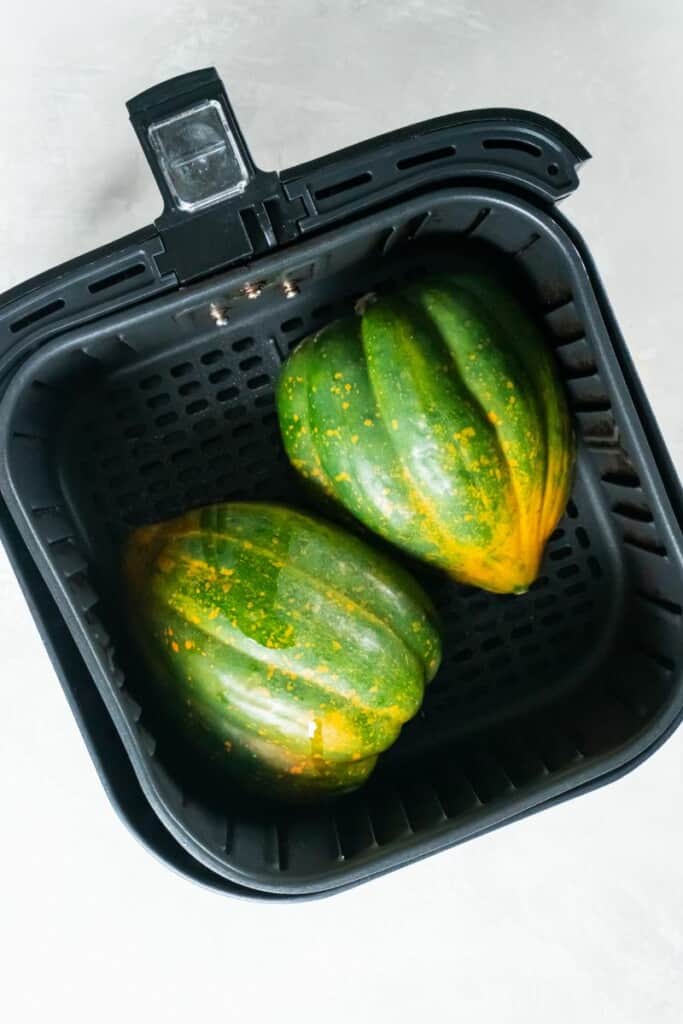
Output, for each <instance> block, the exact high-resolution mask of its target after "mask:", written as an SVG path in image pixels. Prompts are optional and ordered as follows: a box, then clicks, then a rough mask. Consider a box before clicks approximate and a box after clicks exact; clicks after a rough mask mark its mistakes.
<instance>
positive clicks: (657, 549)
mask: <svg viewBox="0 0 683 1024" xmlns="http://www.w3.org/2000/svg"><path fill="white" fill-rule="evenodd" d="M624 544H628V545H629V547H632V548H639V549H640V550H641V551H647V552H648V553H649V554H651V555H658V556H659V557H660V558H664V557H665V556H666V548H665V547H664V545H663V544H659V543H658V542H657V541H655V540H650V539H649V538H645V537H637V536H636V535H635V534H632V533H625V534H624Z"/></svg>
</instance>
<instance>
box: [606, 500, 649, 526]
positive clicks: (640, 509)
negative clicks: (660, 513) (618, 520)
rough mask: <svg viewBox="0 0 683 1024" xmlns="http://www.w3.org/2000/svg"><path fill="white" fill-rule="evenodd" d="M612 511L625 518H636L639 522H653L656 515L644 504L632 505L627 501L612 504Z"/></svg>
mask: <svg viewBox="0 0 683 1024" xmlns="http://www.w3.org/2000/svg"><path fill="white" fill-rule="evenodd" d="M612 511H613V512H614V513H615V514H616V515H618V516H622V517H623V518H624V519H635V520H636V522H638V523H652V522H654V516H653V515H652V512H650V510H649V508H646V507H645V506H644V505H630V504H629V503H628V502H626V501H618V502H617V503H616V505H613V506H612Z"/></svg>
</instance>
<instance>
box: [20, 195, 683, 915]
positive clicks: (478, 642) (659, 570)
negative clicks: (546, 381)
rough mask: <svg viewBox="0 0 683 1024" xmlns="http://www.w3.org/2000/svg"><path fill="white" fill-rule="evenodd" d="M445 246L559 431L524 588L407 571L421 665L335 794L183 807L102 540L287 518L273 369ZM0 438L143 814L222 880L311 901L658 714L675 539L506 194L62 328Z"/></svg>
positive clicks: (675, 671) (670, 690)
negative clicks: (412, 708) (545, 533)
mask: <svg viewBox="0 0 683 1024" xmlns="http://www.w3.org/2000/svg"><path fill="white" fill-rule="evenodd" d="M468 252H471V253H476V254H477V255H480V254H481V252H488V253H489V254H490V256H491V257H492V258H495V259H496V261H498V262H500V264H501V265H502V266H505V267H507V268H508V270H509V272H510V273H511V274H512V275H514V276H515V278H516V279H518V280H519V283H520V287H522V288H524V289H526V290H527V292H528V296H529V301H531V302H532V303H533V305H534V307H535V311H536V314H537V315H538V317H539V318H542V319H543V320H544V323H545V328H546V333H547V337H548V340H549V343H550V344H552V345H553V347H554V349H555V351H556V354H557V359H558V363H559V365H560V367H561V370H562V373H563V375H564V378H565V381H566V387H567V391H568V394H569V397H570V402H571V405H572V409H573V412H574V415H575V422H576V425H577V432H578V434H579V438H580V445H579V460H578V463H579V464H578V471H577V478H576V483H575V487H574V491H573V494H572V499H571V501H570V502H569V505H568V508H567V513H566V515H565V517H564V519H563V521H562V522H561V524H560V526H559V528H558V529H557V531H556V532H555V534H554V535H553V538H552V539H551V542H550V544H549V547H548V550H547V553H546V557H545V561H544V566H543V570H542V575H541V577H540V579H539V580H538V581H537V583H536V584H535V585H534V587H533V588H532V590H531V591H530V592H529V593H528V594H527V595H524V596H522V597H500V596H494V595H490V594H486V593H484V592H482V591H477V590H474V589H472V588H465V587H460V586H458V585H455V584H453V583H450V582H448V581H446V580H445V579H444V578H443V577H442V576H441V575H440V574H438V573H434V572H432V571H429V570H424V569H420V568H419V567H416V566H415V565H412V566H411V567H412V569H413V571H416V572H418V573H420V574H421V577H422V581H423V583H424V584H425V586H426V587H427V588H428V589H429V590H430V592H431V594H432V595H433V597H434V599H435V601H436V603H437V605H438V608H439V611H440V613H441V616H442V620H443V624H444V646H445V656H444V662H443V666H442V668H441V670H440V672H439V674H438V676H437V678H436V680H435V681H434V682H433V684H432V685H431V687H430V688H429V691H428V694H427V698H426V700H425V704H424V708H423V711H422V712H421V714H420V715H419V716H418V717H417V718H416V719H415V720H414V721H413V722H411V723H409V724H408V725H407V726H406V727H405V728H404V730H403V733H402V735H401V737H400V739H399V741H398V742H397V744H396V745H395V747H394V748H392V749H391V751H389V752H388V753H387V754H386V755H384V756H383V757H382V758H381V759H380V764H379V766H378V770H377V772H376V774H375V775H374V776H373V778H372V779H371V780H370V782H369V783H368V784H367V785H366V786H365V787H363V789H361V790H359V791H358V792H357V793H354V794H352V795H350V796H348V797H345V798H343V799H342V800H340V801H338V802H337V803H335V804H331V805H326V806H324V807H321V808H318V809H312V810H307V811H305V812H304V811H293V810H281V811H277V810H276V811H271V812H268V813H266V812H265V811H264V809H263V808H253V809H250V808H249V807H248V806H245V805H244V804H243V803H240V802H235V801H231V800H230V799H229V798H225V797H224V798H221V797H220V796H218V795H216V793H215V792H211V793H209V792H208V791H206V792H204V791H202V788H201V785H200V784H199V783H198V782H197V780H196V779H194V778H193V776H192V775H191V774H190V773H189V771H188V768H187V766H186V765H184V764H182V763H179V761H178V758H177V756H176V755H175V751H174V749H173V747H172V745H171V744H170V743H169V742H168V741H167V740H166V738H165V736H164V734H163V731H158V729H157V723H156V719H155V713H154V709H153V708H149V707H146V706H145V703H144V699H143V697H142V695H141V694H142V691H143V687H141V686H140V680H139V672H140V667H139V665H138V663H137V661H136V659H135V657H134V655H133V652H132V651H131V650H130V648H129V646H128V644H127V641H126V630H125V625H124V624H123V623H122V622H121V621H120V618H119V615H118V612H117V606H118V600H117V593H118V586H119V580H118V546H119V544H120V542H121V539H122V537H123V536H125V533H126V531H127V530H128V529H129V528H130V526H131V525H132V524H135V523H139V522H147V521H152V520H158V519H161V518H166V517H168V516H170V515H173V514H176V513H178V512H180V511H181V510H183V509H185V508H188V507H191V506H196V505H199V504H204V503H207V502H211V501H216V500H225V499H239V498H247V497H248V498H252V499H253V498H258V499H280V500H285V501H288V502H291V503H293V504H297V505H301V504H304V503H305V502H306V498H305V496H304V495H303V494H302V493H301V492H300V490H299V488H298V484H297V482H296V480H295V479H294V477H293V475H292V473H291V471H290V469H289V467H288V465H287V463H286V459H285V457H284V455H283V452H282V447H281V443H280V441H279V436H278V430H277V422H276V417H275V411H274V405H273V387H274V383H275V380H276V377H277V373H278V370H279V367H280V365H281V363H282V361H283V359H284V358H285V357H286V355H287V352H288V351H289V350H290V348H291V347H292V346H293V345H294V344H296V342H297V340H298V339H300V338H301V337H303V336H305V335H306V334H308V333H309V332H310V331H311V330H314V329H315V328H316V327H317V326H319V325H320V324H322V323H324V322H326V321H327V320H329V319H331V318H333V317H335V316H338V315H340V314H342V313H346V312H348V311H350V310H351V309H352V307H353V304H354V301H355V300H356V299H357V298H358V297H359V296H360V295H362V294H363V293H365V292H367V291H368V290H371V289H373V288H385V289H387V288H389V289H390V288H391V287H396V286H400V283H401V281H403V280H405V279H406V278H407V277H410V276H411V275H414V274H415V273H420V272H423V271H424V270H428V269H430V268H432V267H434V266H443V265H444V262H446V263H447V262H448V261H449V260H451V259H462V258H467V255H468ZM283 281H287V282H289V283H290V285H291V284H292V283H293V284H294V289H293V291H294V295H293V297H291V295H292V289H291V288H289V289H288V290H289V294H290V298H285V295H284V294H283V290H282V287H281V285H282V282H283ZM246 285H249V286H250V287H249V288H246V289H245V286H246ZM250 294H251V296H255V297H253V298H252V297H250ZM217 321H219V322H218V323H217ZM224 321H227V322H226V323H225V322H224ZM0 436H1V437H2V441H1V442H0V443H2V446H3V455H4V457H3V461H2V468H1V475H0V487H1V490H2V494H3V496H4V498H5V500H6V502H7V505H8V507H9V509H10V511H11V513H12V516H13V518H14V520H15V522H16V525H17V527H18V528H19V531H20V533H21V535H22V537H23V539H24V541H25V543H26V545H27V547H28V549H29V551H30V552H31V555H32V557H33V559H34V560H35V563H36V565H37V567H38V568H39V570H40V572H41V574H42V575H43V577H44V579H45V581H46V582H47V584H48V587H49V588H50V591H51V593H52V595H53V597H54V598H55V600H56V603H57V605H58V607H59V608H60V609H61V611H62V614H63V616H64V618H65V620H66V622H67V624H68V626H69V629H70V631H71V633H72V635H73V638H74V640H75V642H76V644H77V646H78V648H79V650H80V652H81V654H82V656H83V658H84V660H85V662H86V664H87V667H88V669H89V670H90V672H91V674H92V678H93V680H94V682H95V685H96V686H97V688H98V690H99V693H100V694H101V696H102V698H103V700H104V703H105V704H106V706H107V708H108V710H109V713H110V715H111V717H112V719H113V721H114V723H115V724H116V727H117V729H118V731H119V733H120V735H121V738H122V740H123V742H124V744H125V747H126V750H127V753H128V756H129V757H130V760H131V762H132V764H133V766H134V769H135V772H136V775H137V778H138V780H139V782H140V784H141V786H142V788H143V790H144V792H145V794H146V796H147V798H148V800H149V801H150V803H151V805H152V806H153V807H154V809H155V811H156V813H157V814H158V816H159V818H160V819H161V820H162V821H163V823H164V825H165V826H166V828H167V829H168V830H169V831H170V832H171V833H172V835H173V836H174V837H175V838H176V840H177V841H178V842H179V844H180V845H181V846H182V847H183V848H184V850H185V851H188V852H189V853H190V854H191V855H192V856H193V857H194V858H196V860H197V861H199V862H200V863H201V864H203V865H205V866H206V867H207V868H208V869H209V870H210V872H213V873H214V875H217V876H221V877H222V878H223V879H227V880H230V881H231V882H233V883H236V884H237V885H239V886H243V887H246V888H247V889H253V890H258V891H260V892H262V893H273V894H290V895H293V894H304V893H306V894H311V893H316V892H322V891H328V890H332V889H335V888H338V887H340V886H344V885H348V884H350V883H351V882H354V881H358V880H361V879H364V878H367V877H369V876H371V875H373V874H376V873H378V872H381V871H384V870H387V869H388V868H391V867H395V866H398V865H400V864H401V863H404V862H406V861H409V860H412V859H415V858H417V857H420V856H423V855H425V854H426V853H429V852H432V851H435V850H437V849H440V848H442V847H445V846H448V845H451V844H453V843H456V842H458V841H461V840H463V839H465V838H469V837H472V836H474V835H476V834H477V833H479V832H482V831H484V830H486V829H489V828H491V827H493V826H495V825H497V824H500V823H502V822H504V821H506V820H509V819H512V818H514V817H516V816H519V815H520V814H522V813H524V812H527V811H529V810H530V809H532V808H535V807H539V806H541V805H543V804H546V803H548V802H550V801H552V800H553V799H556V798H558V797H559V796H561V795H562V794H567V793H569V792H570V791H576V790H578V789H579V788H580V787H582V786H586V785H588V784H590V783H591V782H593V781H594V780H596V779H598V778H599V777H601V776H606V775H607V774H608V773H614V772H615V771H617V770H619V769H620V768H621V767H623V766H625V765H627V764H628V763H630V762H633V761H634V760H635V759H637V758H638V757H640V756H642V754H643V753H644V752H645V751H646V750H647V749H648V748H650V747H651V746H652V745H653V744H654V743H655V742H657V741H658V740H659V739H660V738H661V736H662V735H663V733H664V732H665V730H666V729H667V728H669V727H670V725H671V724H672V723H673V722H674V721H675V720H676V718H677V716H678V715H679V713H680V710H681V703H682V697H683V694H682V692H681V686H680V678H679V674H680V673H679V664H680V654H681V640H682V635H683V633H682V628H681V627H682V606H683V573H682V565H681V538H680V531H679V528H678V525H677V523H676V518H675V516H674V514H673V511H672V509H671V507H670V504H669V500H668V497H667V494H666V492H665V489H664V486H663V484H662V481H661V479H660V475H659V472H658V469H657V465H656V463H655V460H654V459H653V457H652V454H651V451H650V448H649V446H648V443H647V441H646V439H645V435H644V432H643V429H642V426H641V423H640V420H639V415H638V411H637V409H636V406H635V404H634V401H633V397H632V396H631V395H630V394H629V389H628V387H627V385H626V383H625V380H624V377H623V374H622V370H621V368H620V365H619V361H618V360H617V358H616V356H615V352H614V349H613V346H612V342H611V339H610V335H609V332H608V329H607V326H606V325H605V323H604V321H603V318H602V316H601V313H600V309H599V307H598V303H597V301H596V296H595V293H594V290H593V288H592V286H591V282H590V280H589V278H588V275H587V273H586V268H585V266H584V264H583V262H582V260H581V258H580V255H579V252H578V251H577V248H576V246H575V244H574V242H573V241H572V239H570V237H569V236H568V234H567V233H566V231H565V230H564V229H563V227H562V226H561V225H560V224H559V223H558V221H557V218H556V217H553V216H551V215H550V214H549V213H548V212H544V211H541V210H539V209H538V208H536V207H535V206H534V205H532V204H530V203H528V202H526V201H525V200H523V199H522V198H519V197H517V196H512V195H509V194H505V193H502V192H497V191H496V190H494V189H486V188H483V187H450V188H444V189H441V190H439V191H434V192H431V193H429V194H427V195H422V196H417V197H414V198H411V199H408V200H405V201H403V202H399V203H396V204H393V205H391V206H389V207H388V208H386V209H383V210H380V211H375V212H373V213H371V214H368V215H366V216H365V217H363V218H362V219H358V220H356V221H354V222H353V223H349V224H346V225H344V226H341V227H338V228H336V229H334V230H332V231H330V232H327V233H325V234H322V235H320V236H318V237H317V238H313V239H311V240H308V241H305V242H301V243H298V244H297V245H296V246H294V247H291V248H288V249H283V250H282V251H281V252H278V253H276V254H274V255H269V256H265V257H263V258H262V259H261V260H259V261H258V262H257V263H256V264H252V265H251V266H250V267H249V268H248V269H245V268H244V267H242V268H238V269H235V270H233V271H230V272H228V273H225V274H223V275H218V276H214V277H212V278H211V279H210V280H208V281H207V282H205V283H201V284H196V285H193V286H191V287H188V288H185V289H183V290H181V291H179V292H174V293H172V294H170V295H165V296H161V297H157V298H153V299H151V300H150V301H148V302H146V303H145V304H144V305H142V306H136V307H133V308H132V309H130V310H129V311H128V312H123V313H118V314H115V315H111V316H108V317H104V318H102V319H100V320H97V321H96V322H95V323H93V324H91V325H89V326H85V327H81V328H79V329H77V330H74V331H72V332H70V333H65V334H63V335H62V336H60V337H59V338H57V339H55V340H54V341H52V342H51V343H50V344H49V345H45V346H43V347H42V348H41V349H39V350H38V351H37V352H36V353H35V354H34V355H32V356H31V357H30V358H29V359H28V360H27V361H25V362H24V363H23V365H22V366H21V367H20V368H19V369H18V371H17V372H16V373H15V375H14V376H13V378H12V380H11V382H10V385H9V388H8V391H7V393H6V395H5V398H4V400H3V402H2V406H1V409H0Z"/></svg>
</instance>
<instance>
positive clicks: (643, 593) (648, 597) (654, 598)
mask: <svg viewBox="0 0 683 1024" xmlns="http://www.w3.org/2000/svg"><path fill="white" fill-rule="evenodd" d="M636 594H637V595H638V597H639V598H640V599H641V601H647V603H648V604H652V605H654V606H655V608H661V609H662V611H665V612H669V613H670V614H671V615H681V614H683V608H682V607H681V605H680V604H677V603H676V602H675V601H669V600H668V599H667V598H665V597H662V596H661V595H660V594H650V593H649V592H648V591H647V590H636Z"/></svg>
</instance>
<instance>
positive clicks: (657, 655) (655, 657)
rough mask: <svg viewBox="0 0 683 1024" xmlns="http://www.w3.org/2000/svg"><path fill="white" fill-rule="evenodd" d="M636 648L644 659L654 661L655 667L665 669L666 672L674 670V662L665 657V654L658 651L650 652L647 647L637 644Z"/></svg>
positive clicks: (650, 649)
mask: <svg viewBox="0 0 683 1024" xmlns="http://www.w3.org/2000/svg"><path fill="white" fill-rule="evenodd" d="M636 647H637V650H639V651H640V652H641V653H642V654H644V655H645V656H646V657H648V658H650V660H651V661H654V662H655V663H656V664H657V665H660V666H661V668H663V669H665V670H666V671H667V672H673V670H674V669H675V667H676V663H675V661H674V660H673V659H672V658H669V657H667V655H666V654H662V653H661V652H660V651H655V650H652V648H650V647H647V646H646V645H645V644H643V643H638V644H637V645H636Z"/></svg>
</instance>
